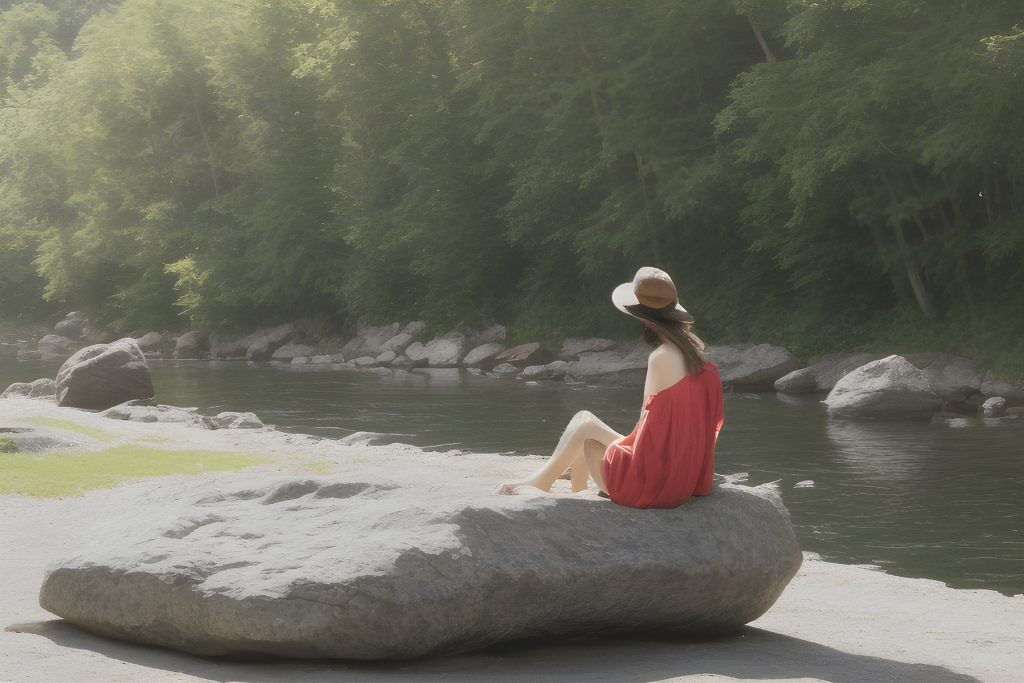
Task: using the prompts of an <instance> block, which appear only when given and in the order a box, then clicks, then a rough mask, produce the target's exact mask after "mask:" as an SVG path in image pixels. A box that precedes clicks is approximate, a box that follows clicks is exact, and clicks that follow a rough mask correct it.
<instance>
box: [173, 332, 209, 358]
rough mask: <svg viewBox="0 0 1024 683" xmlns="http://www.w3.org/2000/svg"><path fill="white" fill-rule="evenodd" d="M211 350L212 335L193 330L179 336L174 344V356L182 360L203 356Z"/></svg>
mask: <svg viewBox="0 0 1024 683" xmlns="http://www.w3.org/2000/svg"><path fill="white" fill-rule="evenodd" d="M209 350H210V336H209V335H208V334H206V333H205V332H199V331H197V330H193V331H192V332H186V333H185V334H183V335H181V336H180V337H178V341H177V342H176V343H175V344H174V357H175V358H177V359H180V360H186V359H197V358H202V357H203V356H204V355H205V354H206V353H207V352H209Z"/></svg>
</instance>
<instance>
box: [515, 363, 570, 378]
mask: <svg viewBox="0 0 1024 683" xmlns="http://www.w3.org/2000/svg"><path fill="white" fill-rule="evenodd" d="M568 373H569V364H568V363H566V362H565V361H564V360H556V361H555V362H554V363H548V364H547V365H531V366H529V367H526V368H524V369H523V371H522V373H520V375H519V377H520V378H521V379H529V380H534V379H554V380H559V379H565V376H566V375H567V374H568Z"/></svg>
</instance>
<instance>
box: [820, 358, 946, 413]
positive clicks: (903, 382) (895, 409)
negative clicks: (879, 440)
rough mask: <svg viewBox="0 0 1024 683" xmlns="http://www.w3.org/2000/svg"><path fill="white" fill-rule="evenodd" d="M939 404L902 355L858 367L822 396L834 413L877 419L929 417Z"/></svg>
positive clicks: (914, 368)
mask: <svg viewBox="0 0 1024 683" xmlns="http://www.w3.org/2000/svg"><path fill="white" fill-rule="evenodd" d="M942 403H943V401H942V399H940V398H939V397H938V396H936V395H935V393H934V392H933V391H932V390H931V386H930V385H929V384H928V380H927V379H925V376H924V374H922V372H921V371H920V370H918V369H917V368H916V367H914V366H913V365H911V364H910V363H909V362H908V361H907V360H906V359H905V358H903V357H902V356H889V357H887V358H882V359H881V360H876V361H874V362H871V363H868V364H867V365H864V366H862V367H859V368H857V369H856V370H854V371H853V372H850V373H849V374H847V375H846V376H845V377H843V378H842V379H840V380H839V381H838V382H836V385H835V387H834V388H833V389H832V391H831V393H829V395H828V398H826V399H825V404H826V405H828V411H829V413H831V414H833V415H840V416H843V417H856V418H869V419H877V420H888V419H897V418H907V417H931V416H932V415H933V414H935V413H936V412H937V411H938V410H939V408H940V407H942Z"/></svg>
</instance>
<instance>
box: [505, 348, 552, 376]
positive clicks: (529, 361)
mask: <svg viewBox="0 0 1024 683" xmlns="http://www.w3.org/2000/svg"><path fill="white" fill-rule="evenodd" d="M556 360H558V359H557V358H555V354H553V353H551V350H550V349H549V348H548V347H546V346H544V344H542V343H540V342H532V343H530V344H520V345H519V346H514V347H512V348H511V349H509V350H508V351H502V352H501V353H499V354H498V355H497V356H496V357H495V362H496V363H497V364H498V365H502V364H505V363H508V364H509V365H514V366H516V367H517V368H519V369H520V370H522V369H523V368H525V367H528V366H530V365H547V364H548V363H552V362H554V361H556Z"/></svg>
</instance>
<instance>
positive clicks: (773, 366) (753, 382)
mask: <svg viewBox="0 0 1024 683" xmlns="http://www.w3.org/2000/svg"><path fill="white" fill-rule="evenodd" d="M705 353H706V354H707V357H708V360H710V361H711V362H712V363H714V364H715V365H716V366H718V372H719V374H720V375H721V378H722V386H726V387H728V386H733V387H742V388H746V389H752V390H753V389H764V390H768V389H771V388H772V387H773V386H774V385H775V381H776V380H778V379H781V378H782V377H785V376H786V375H788V374H789V373H791V372H793V371H794V370H798V369H800V365H801V364H800V360H799V359H798V358H797V357H796V356H794V355H793V354H792V353H791V352H790V351H789V350H788V349H784V348H782V347H781V346H772V345H771V344H758V345H756V346H753V345H751V344H733V345H731V346H709V347H708V348H707V349H705Z"/></svg>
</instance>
